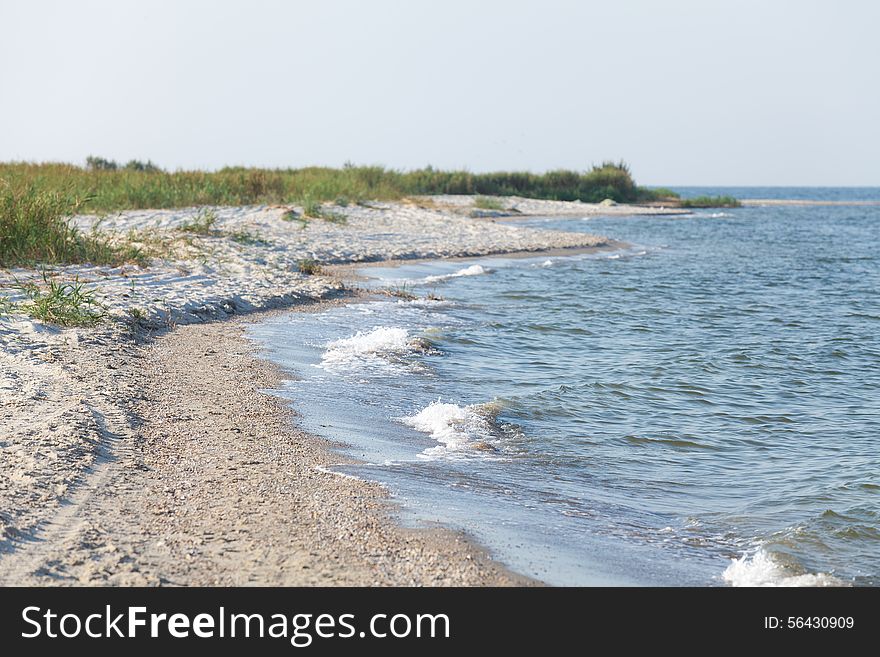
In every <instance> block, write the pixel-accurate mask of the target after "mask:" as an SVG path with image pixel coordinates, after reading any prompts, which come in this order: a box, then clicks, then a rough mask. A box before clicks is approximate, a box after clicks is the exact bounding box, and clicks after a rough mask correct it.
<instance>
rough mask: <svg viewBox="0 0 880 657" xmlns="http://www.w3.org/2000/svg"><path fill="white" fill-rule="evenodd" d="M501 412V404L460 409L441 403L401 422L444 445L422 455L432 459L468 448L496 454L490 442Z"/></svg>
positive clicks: (401, 419)
mask: <svg viewBox="0 0 880 657" xmlns="http://www.w3.org/2000/svg"><path fill="white" fill-rule="evenodd" d="M497 413H498V406H497V404H472V405H469V406H459V405H458V404H449V403H445V402H442V401H440V400H438V401H435V402H431V403H430V404H429V405H428V406H426V407H425V408H423V409H422V410H421V411H419V412H418V413H416V414H415V415H411V416H409V417H403V418H399V420H400V421H401V422H403V423H404V424H406V425H408V426H410V427H412V428H413V429H415V430H416V431H421V432H422V433H427V434H429V435H430V436H431V438H433V439H434V440H436V441H437V442H438V443H440V445H438V446H437V447H431V448H429V449H426V450H425V451H424V452H422V454H423V455H424V456H426V457H431V456H440V455H446V454H449V453H450V452H456V451H461V450H465V449H467V450H471V449H475V450H482V451H486V452H495V451H496V449H495V448H494V447H493V446H492V445H491V443H490V442H489V441H490V440H491V438H492V437H493V429H494V427H493V424H494V419H495V415H497Z"/></svg>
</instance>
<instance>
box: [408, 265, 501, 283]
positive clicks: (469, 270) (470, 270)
mask: <svg viewBox="0 0 880 657" xmlns="http://www.w3.org/2000/svg"><path fill="white" fill-rule="evenodd" d="M488 273H489V270H488V269H486V268H485V267H483V265H471V266H470V267H464V268H462V269H459V270H458V271H456V272H453V273H451V274H440V275H437V276H426V277H425V278H424V279H422V280H423V282H425V283H439V282H441V281H447V280H449V279H450V278H460V277H461V276H480V275H482V274H488Z"/></svg>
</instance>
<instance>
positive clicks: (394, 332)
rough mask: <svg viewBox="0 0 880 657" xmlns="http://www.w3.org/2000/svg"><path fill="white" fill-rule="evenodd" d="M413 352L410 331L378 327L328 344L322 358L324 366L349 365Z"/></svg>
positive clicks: (394, 327) (391, 327) (393, 327)
mask: <svg viewBox="0 0 880 657" xmlns="http://www.w3.org/2000/svg"><path fill="white" fill-rule="evenodd" d="M412 350H413V345H412V343H411V341H410V337H409V331H407V330H406V329H405V328H399V327H396V326H378V327H376V328H374V329H373V330H371V331H366V332H364V331H358V332H357V333H355V334H354V335H353V336H351V337H350V338H342V339H340V340H333V341H332V342H328V343H327V345H326V350H325V351H324V354H323V355H322V356H321V364H322V365H331V366H332V365H347V364H351V363H354V362H357V361H365V360H375V359H377V358H381V357H383V356H384V357H387V356H393V355H399V354H404V353H407V352H409V351H412Z"/></svg>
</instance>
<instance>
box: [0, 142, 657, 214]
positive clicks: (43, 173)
mask: <svg viewBox="0 0 880 657" xmlns="http://www.w3.org/2000/svg"><path fill="white" fill-rule="evenodd" d="M0 180H4V181H7V182H10V183H12V184H14V185H16V186H21V185H23V184H30V185H32V186H34V188H35V189H36V190H37V191H49V192H54V193H62V192H63V193H64V194H67V195H70V196H71V197H74V198H78V199H82V200H83V207H82V208H81V211H85V212H112V211H118V210H133V209H144V208H153V209H160V208H183V207H192V206H233V205H234V206H240V205H291V204H295V203H297V202H300V201H301V200H302V199H308V200H310V201H311V202H313V203H319V204H320V203H324V202H337V205H340V206H342V205H343V203H339V201H346V200H349V202H350V199H373V200H398V199H401V198H403V197H406V196H426V195H428V196H430V195H438V194H469V195H475V196H524V197H528V198H538V199H549V200H560V201H576V200H579V201H584V202H594V203H598V202H600V201H602V200H604V199H606V198H610V199H613V200H614V201H617V202H618V203H626V202H630V203H631V202H638V201H640V200H643V199H650V198H653V196H654V195H653V193H652V191H651V190H649V189H647V188H642V187H638V186H637V185H636V183H635V181H634V180H633V177H632V174H631V172H630V170H629V167H628V166H627V165H626V164H625V163H623V162H603V163H601V164H598V165H596V166H593V167H591V168H589V169H587V170H585V171H569V170H558V171H550V172H547V173H532V172H526V171H520V172H516V171H513V172H504V171H502V172H493V173H474V172H471V171H466V170H457V171H443V170H440V169H434V168H433V167H425V168H422V169H415V170H406V171H402V170H396V169H388V168H385V167H381V166H354V165H349V166H345V167H342V168H338V169H334V168H329V167H305V168H299V169H249V168H244V167H226V168H223V169H220V170H218V171H165V170H162V169H161V168H160V167H159V166H157V165H156V164H154V163H152V162H150V161H148V160H147V161H139V160H132V161H131V162H129V163H128V164H126V165H120V164H118V163H117V162H115V161H113V160H110V159H106V158H102V157H98V156H90V157H89V158H88V159H87V161H86V163H85V166H76V165H73V164H60V163H43V164H37V163H28V162H9V163H0Z"/></svg>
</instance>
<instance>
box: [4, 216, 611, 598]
mask: <svg viewBox="0 0 880 657" xmlns="http://www.w3.org/2000/svg"><path fill="white" fill-rule="evenodd" d="M358 211H359V212H362V211H363V210H362V209H358ZM226 212H227V214H228V216H229V222H230V226H232V227H234V226H237V225H240V223H241V222H246V223H247V224H248V225H254V224H257V222H260V221H262V222H264V224H272V222H274V225H273V226H269V228H271V229H272V230H274V231H275V233H274V234H273V237H274V238H275V239H277V240H278V242H282V239H285V235H287V234H289V235H290V237H289V238H288V239H289V241H291V242H295V243H286V242H285V243H279V244H278V245H277V247H276V248H274V249H272V251H273V253H272V254H271V255H272V256H273V257H275V258H276V259H275V260H274V261H273V260H272V259H270V258H267V257H266V254H265V252H263V251H261V250H259V249H258V248H257V247H250V246H248V247H247V248H244V247H240V246H239V245H235V244H232V243H231V241H230V240H227V239H225V238H218V236H216V235H212V236H208V237H205V238H199V239H198V240H194V243H195V246H197V247H199V248H201V249H202V251H201V252H200V253H201V254H205V253H206V251H205V250H204V249H205V248H206V247H207V248H210V249H212V251H211V252H210V253H211V256H212V258H213V259H211V258H209V257H207V256H205V255H202V257H203V261H202V262H201V263H194V261H193V260H192V259H190V260H170V261H165V262H161V261H160V262H157V263H155V265H154V266H152V267H150V268H149V269H147V270H137V269H134V268H115V269H110V268H98V267H89V266H64V267H56V268H54V270H52V271H51V275H54V276H58V277H73V276H77V277H81V280H85V281H86V283H87V285H89V286H91V288H92V289H95V290H101V291H102V292H103V293H104V296H103V297H102V298H103V301H104V303H105V304H106V308H107V310H108V315H109V320H108V321H105V322H104V323H102V324H100V325H99V326H97V327H93V328H60V327H55V326H50V325H46V324H43V323H41V322H39V321H36V320H33V319H30V318H28V317H25V316H24V315H22V314H20V313H12V314H7V315H4V316H2V317H0V358H2V360H3V362H4V367H3V368H2V370H0V398H2V401H3V404H2V416H0V417H2V418H3V424H4V433H5V435H6V442H4V443H3V444H2V445H0V475H2V477H0V584H2V585H16V584H17V585H49V586H54V585H98V586H102V585H123V586H127V585H196V584H203V585H232V584H247V585H274V584H303V585H317V584H338V585H344V584H351V585H416V584H417V585H474V586H487V585H535V584H540V582H537V581H534V580H531V579H529V578H527V577H524V576H521V575H518V574H516V573H513V572H511V571H509V570H507V569H506V568H505V567H504V566H503V565H501V564H500V563H498V562H495V561H493V560H492V559H491V558H490V555H489V554H488V553H487V552H486V551H485V550H484V549H483V548H481V547H480V546H478V545H476V544H475V543H473V542H472V541H471V540H470V539H468V538H467V537H466V536H465V535H464V534H463V533H461V532H458V531H455V530H452V529H445V528H443V529H405V528H402V527H401V526H400V525H399V524H398V522H397V521H396V520H395V519H394V518H393V513H392V509H393V501H392V500H390V499H389V498H388V496H387V491H385V490H384V489H383V488H382V487H381V486H379V485H378V484H372V483H370V482H365V481H361V480H357V479H351V478H347V477H343V476H340V475H336V474H333V473H330V472H329V471H326V470H325V471H322V470H321V468H326V467H327V466H329V465H331V464H333V463H339V462H340V461H341V460H343V459H341V458H340V456H339V455H338V454H337V453H336V452H334V451H333V450H332V446H331V445H329V444H327V443H326V442H325V441H323V440H322V439H320V438H317V437H315V436H310V435H307V434H305V433H304V432H302V431H301V430H300V429H298V428H297V427H296V425H295V423H294V422H293V421H292V419H293V418H294V416H295V413H294V412H293V411H292V410H290V409H289V408H288V407H287V406H286V405H285V404H284V403H282V402H281V401H280V400H279V399H276V398H274V397H270V396H269V395H268V394H266V393H265V392H263V391H264V390H266V389H271V388H273V387H275V386H277V385H279V383H280V381H281V379H282V378H283V375H284V373H282V372H280V371H279V370H277V369H275V367H274V366H273V365H272V364H271V363H269V362H268V361H267V360H265V359H262V358H259V357H258V356H257V355H256V347H255V346H254V345H252V344H249V340H248V338H247V337H246V336H245V335H244V333H243V327H244V325H246V324H247V323H249V322H252V321H259V319H260V318H262V317H265V316H266V314H267V313H271V312H291V311H297V310H315V311H317V310H319V309H320V308H322V307H324V306H322V304H329V303H339V302H342V299H343V298H344V297H345V295H347V294H349V292H347V291H346V290H345V289H344V288H343V286H342V285H341V283H340V282H339V281H337V280H334V279H332V278H330V277H327V276H306V275H303V274H299V273H290V268H291V265H290V263H291V261H292V262H296V261H295V258H297V257H299V255H300V253H302V247H297V246H296V244H302V243H305V244H306V245H307V246H311V247H314V245H315V243H321V242H323V243H326V244H327V245H328V246H327V247H326V248H328V249H348V251H342V250H340V251H339V253H342V254H343V255H344V257H342V258H341V259H342V260H343V261H347V262H348V263H349V265H348V266H350V267H362V266H364V265H365V264H367V261H373V262H376V263H377V264H378V263H379V261H381V262H384V263H388V262H389V261H392V262H393V261H395V260H399V259H403V260H408V261H412V260H414V259H416V258H422V259H436V258H445V257H462V258H466V257H485V256H489V255H499V256H502V257H517V256H521V257H541V256H542V255H546V254H547V253H551V252H552V253H557V252H560V253H566V254H573V253H574V252H576V251H580V252H584V250H586V251H590V250H604V249H607V248H613V247H612V246H611V244H612V243H613V242H612V241H610V240H607V239H605V238H599V237H596V236H592V235H586V234H579V233H578V234H574V233H562V232H553V231H541V230H533V229H526V228H517V227H509V226H504V225H501V224H495V223H494V222H489V223H488V224H487V222H485V221H484V220H480V219H474V218H470V217H463V216H461V215H460V214H458V215H447V214H443V213H441V212H437V211H434V210H427V211H424V210H418V211H416V212H414V211H412V210H411V209H409V208H403V209H401V208H399V207H397V206H389V207H387V208H385V209H384V210H381V211H376V209H375V208H371V209H370V216H367V217H365V218H361V217H359V216H358V215H356V214H355V215H353V216H352V220H351V223H350V224H348V225H343V226H337V225H324V222H320V223H317V224H316V225H315V226H308V227H304V228H302V229H301V231H291V230H290V227H289V224H287V223H286V222H285V223H281V222H279V220H278V216H276V215H280V211H277V210H271V211H269V213H268V216H267V210H265V209H257V210H254V209H236V208H231V209H227V210H226ZM364 212H365V211H364ZM377 212H378V214H377ZM236 213H237V214H236ZM190 214H191V213H190ZM189 216H190V215H189V214H187V212H186V211H181V212H177V213H172V212H164V213H163V217H164V218H165V219H170V220H171V221H172V222H173V221H184V220H186V219H187V218H188V217H189ZM142 218H143V213H137V212H134V213H129V215H127V216H119V217H116V218H115V219H113V220H112V221H113V222H115V224H116V229H117V230H120V231H124V230H127V229H129V228H130V227H131V226H132V224H134V225H137V224H138V222H140V221H141V219H142ZM236 222H238V223H236ZM375 224H378V226H377V225H375ZM450 224H451V226H452V227H454V228H455V229H457V233H456V234H455V235H453V236H452V238H450V236H449V235H448V234H447V233H448V232H449V230H451V229H452V228H451V227H450ZM171 226H172V228H170V229H169V230H173V223H172V224H171ZM224 228H225V227H224ZM221 230H222V229H221ZM267 230H268V229H267ZM390 230H393V231H394V232H390ZM377 231H378V232H377ZM430 231H433V232H430ZM371 232H375V233H376V236H375V237H372V235H371ZM426 233H427V235H426ZM352 238H354V239H355V243H354V244H352ZM358 240H359V241H358ZM615 244H616V243H615ZM334 245H335V246H334ZM358 249H361V250H360V251H359V250H358ZM306 252H307V253H308V252H309V251H306ZM401 254H403V258H401V257H400V256H401ZM378 255H381V256H384V257H382V258H378V257H375V256H378ZM328 259H329V260H332V258H328ZM283 263H287V265H286V266H285V267H281V266H280V265H281V264H283ZM9 275H11V276H12V277H14V278H19V279H20V278H21V277H22V276H26V275H30V276H31V277H33V276H35V275H36V272H33V271H29V270H17V271H13V272H7V273H4V272H0V279H2V278H3V277H4V276H9ZM0 282H3V281H2V280H0ZM6 283H7V287H11V286H9V283H8V281H7V282H6ZM348 298H349V299H350V298H352V297H348ZM153 300H155V301H153ZM135 305H136V307H142V308H143V309H144V312H143V316H138V317H135V316H134V314H133V313H131V312H130V309H131V308H132V307H133V306H135ZM216 320H225V321H216Z"/></svg>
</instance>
